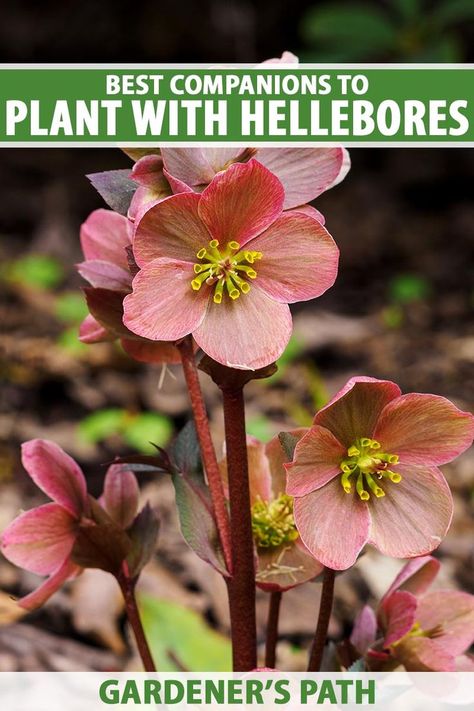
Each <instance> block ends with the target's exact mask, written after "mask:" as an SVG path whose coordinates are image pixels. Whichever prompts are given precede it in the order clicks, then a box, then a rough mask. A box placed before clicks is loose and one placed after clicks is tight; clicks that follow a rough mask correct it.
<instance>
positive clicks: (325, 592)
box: [308, 568, 336, 672]
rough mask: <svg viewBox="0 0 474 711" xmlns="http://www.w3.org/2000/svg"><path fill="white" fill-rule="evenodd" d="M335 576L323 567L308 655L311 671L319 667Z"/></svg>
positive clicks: (329, 614)
mask: <svg viewBox="0 0 474 711" xmlns="http://www.w3.org/2000/svg"><path fill="white" fill-rule="evenodd" d="M335 577H336V573H335V571H334V570H331V568H324V573H323V588H322V591H321V602H320V605H319V616H318V624H317V625H316V632H315V634H314V639H313V644H312V646H311V652H310V655H309V664H308V671H311V672H317V671H319V670H320V669H321V662H322V661H323V653H324V645H325V644H326V638H327V634H328V627H329V620H330V619H331V610H332V603H333V599H334V579H335Z"/></svg>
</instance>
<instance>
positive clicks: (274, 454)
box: [265, 427, 308, 496]
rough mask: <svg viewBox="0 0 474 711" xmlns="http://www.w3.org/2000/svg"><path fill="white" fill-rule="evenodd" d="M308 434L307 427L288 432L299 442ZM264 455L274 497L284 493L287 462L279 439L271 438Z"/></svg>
mask: <svg viewBox="0 0 474 711" xmlns="http://www.w3.org/2000/svg"><path fill="white" fill-rule="evenodd" d="M307 432H308V428H307V427H299V428H298V429H296V430H290V431H289V433H288V434H290V435H292V436H293V437H296V438H297V439H298V440H300V439H301V438H302V437H303V436H304V435H305V434H306V433H307ZM265 453H266V455H267V457H268V461H269V463H270V471H271V476H272V486H273V493H274V494H275V496H278V495H279V494H284V493H287V492H286V479H287V474H286V469H285V464H286V463H287V462H288V457H287V455H286V453H285V450H284V449H283V447H282V445H281V442H280V439H279V437H278V436H277V437H273V438H272V439H271V440H270V441H269V442H267V444H266V445H265Z"/></svg>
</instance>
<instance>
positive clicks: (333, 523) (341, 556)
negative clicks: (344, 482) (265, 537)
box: [294, 479, 370, 570]
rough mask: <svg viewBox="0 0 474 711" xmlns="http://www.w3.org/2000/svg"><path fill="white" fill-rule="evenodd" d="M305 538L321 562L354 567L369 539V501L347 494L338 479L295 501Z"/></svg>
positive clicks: (297, 521)
mask: <svg viewBox="0 0 474 711" xmlns="http://www.w3.org/2000/svg"><path fill="white" fill-rule="evenodd" d="M294 514H295V523H296V528H297V529H298V531H299V534H300V536H301V540H302V541H303V543H304V545H305V546H306V547H307V548H308V550H309V551H310V553H311V554H312V555H313V556H314V557H315V558H316V560H319V562H320V563H322V564H323V565H325V566H326V567H328V568H332V569H333V570H346V569H347V568H350V567H351V566H352V565H353V564H354V563H355V561H356V560H357V556H358V555H359V553H360V551H361V550H362V548H363V547H364V546H365V544H366V543H367V539H368V536H369V525H370V518H369V512H368V508H367V505H366V504H365V502H363V501H361V500H360V499H359V498H358V497H356V496H354V495H352V494H346V493H345V491H344V489H343V488H342V486H341V484H340V482H339V480H338V479H333V481H330V482H329V483H328V484H326V486H323V487H322V488H321V489H317V490H316V491H313V492H312V493H311V494H306V496H303V497H301V498H300V497H297V498H295V501H294Z"/></svg>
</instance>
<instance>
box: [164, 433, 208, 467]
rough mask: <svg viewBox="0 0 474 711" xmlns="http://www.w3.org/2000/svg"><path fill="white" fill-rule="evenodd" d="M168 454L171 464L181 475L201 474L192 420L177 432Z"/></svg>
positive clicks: (199, 455) (197, 445)
mask: <svg viewBox="0 0 474 711" xmlns="http://www.w3.org/2000/svg"><path fill="white" fill-rule="evenodd" d="M170 453H171V458H172V460H173V463H174V464H175V465H176V467H177V468H178V469H179V471H180V472H182V473H183V474H184V473H191V472H202V463H201V450H200V448H199V440H198V437H197V432H196V425H195V424H194V421H193V420H189V422H187V423H186V424H185V426H184V427H183V429H182V430H181V431H180V432H179V434H178V436H177V437H176V439H175V440H174V442H173V445H172V447H171V452H170Z"/></svg>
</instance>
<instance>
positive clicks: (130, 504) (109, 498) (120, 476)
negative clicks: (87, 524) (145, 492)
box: [101, 464, 140, 529]
mask: <svg viewBox="0 0 474 711" xmlns="http://www.w3.org/2000/svg"><path fill="white" fill-rule="evenodd" d="M139 497H140V489H139V488H138V482H137V478H136V476H135V474H134V473H133V472H132V471H130V470H129V469H127V468H126V467H124V466H123V465H121V464H112V466H110V467H109V468H108V469H107V473H106V475H105V480H104V493H103V494H102V497H101V504H102V506H103V507H104V509H105V510H106V511H107V513H108V514H109V516H110V517H111V519H112V520H113V521H115V523H117V524H118V525H119V526H120V527H121V528H123V529H126V528H128V527H129V526H130V525H131V524H132V522H133V520H134V518H135V516H136V515H137V512H138V502H139Z"/></svg>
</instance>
